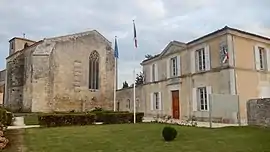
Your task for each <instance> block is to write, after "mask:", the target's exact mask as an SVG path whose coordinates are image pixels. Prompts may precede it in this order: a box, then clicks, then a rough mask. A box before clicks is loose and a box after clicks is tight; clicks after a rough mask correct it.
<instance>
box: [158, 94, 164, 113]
mask: <svg viewBox="0 0 270 152" xmlns="http://www.w3.org/2000/svg"><path fill="white" fill-rule="evenodd" d="M158 98H159V102H158V104H159V105H158V107H159V109H158V110H162V105H163V104H162V98H161V92H159V93H158Z"/></svg>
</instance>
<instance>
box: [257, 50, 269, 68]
mask: <svg viewBox="0 0 270 152" xmlns="http://www.w3.org/2000/svg"><path fill="white" fill-rule="evenodd" d="M254 56H255V68H256V70H262V71H265V70H267V69H268V70H269V69H270V67H269V63H270V62H269V61H268V57H267V56H268V50H267V48H264V47H261V46H255V49H254Z"/></svg>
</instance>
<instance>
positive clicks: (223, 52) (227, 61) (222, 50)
mask: <svg viewBox="0 0 270 152" xmlns="http://www.w3.org/2000/svg"><path fill="white" fill-rule="evenodd" d="M224 50H226V52H227V53H229V52H228V51H229V48H228V44H226V43H224V44H221V45H220V49H219V51H220V63H221V64H222V65H224V64H228V63H229V59H227V60H226V62H225V63H223V60H224V58H225V57H226V54H225V51H224Z"/></svg>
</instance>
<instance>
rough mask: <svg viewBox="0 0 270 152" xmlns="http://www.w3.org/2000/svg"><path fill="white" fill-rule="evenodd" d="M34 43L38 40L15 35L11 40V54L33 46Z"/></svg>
mask: <svg viewBox="0 0 270 152" xmlns="http://www.w3.org/2000/svg"><path fill="white" fill-rule="evenodd" d="M34 43H36V42H35V41H33V40H29V39H26V38H20V37H14V38H12V39H11V40H9V55H11V54H13V53H15V52H17V51H20V50H22V49H24V48H26V47H28V46H31V45H32V44H34Z"/></svg>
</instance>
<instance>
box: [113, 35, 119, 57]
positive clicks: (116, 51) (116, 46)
mask: <svg viewBox="0 0 270 152" xmlns="http://www.w3.org/2000/svg"><path fill="white" fill-rule="evenodd" d="M116 38H117V37H116V36H115V41H114V57H115V58H118V57H119V56H118V45H117V39H116Z"/></svg>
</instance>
